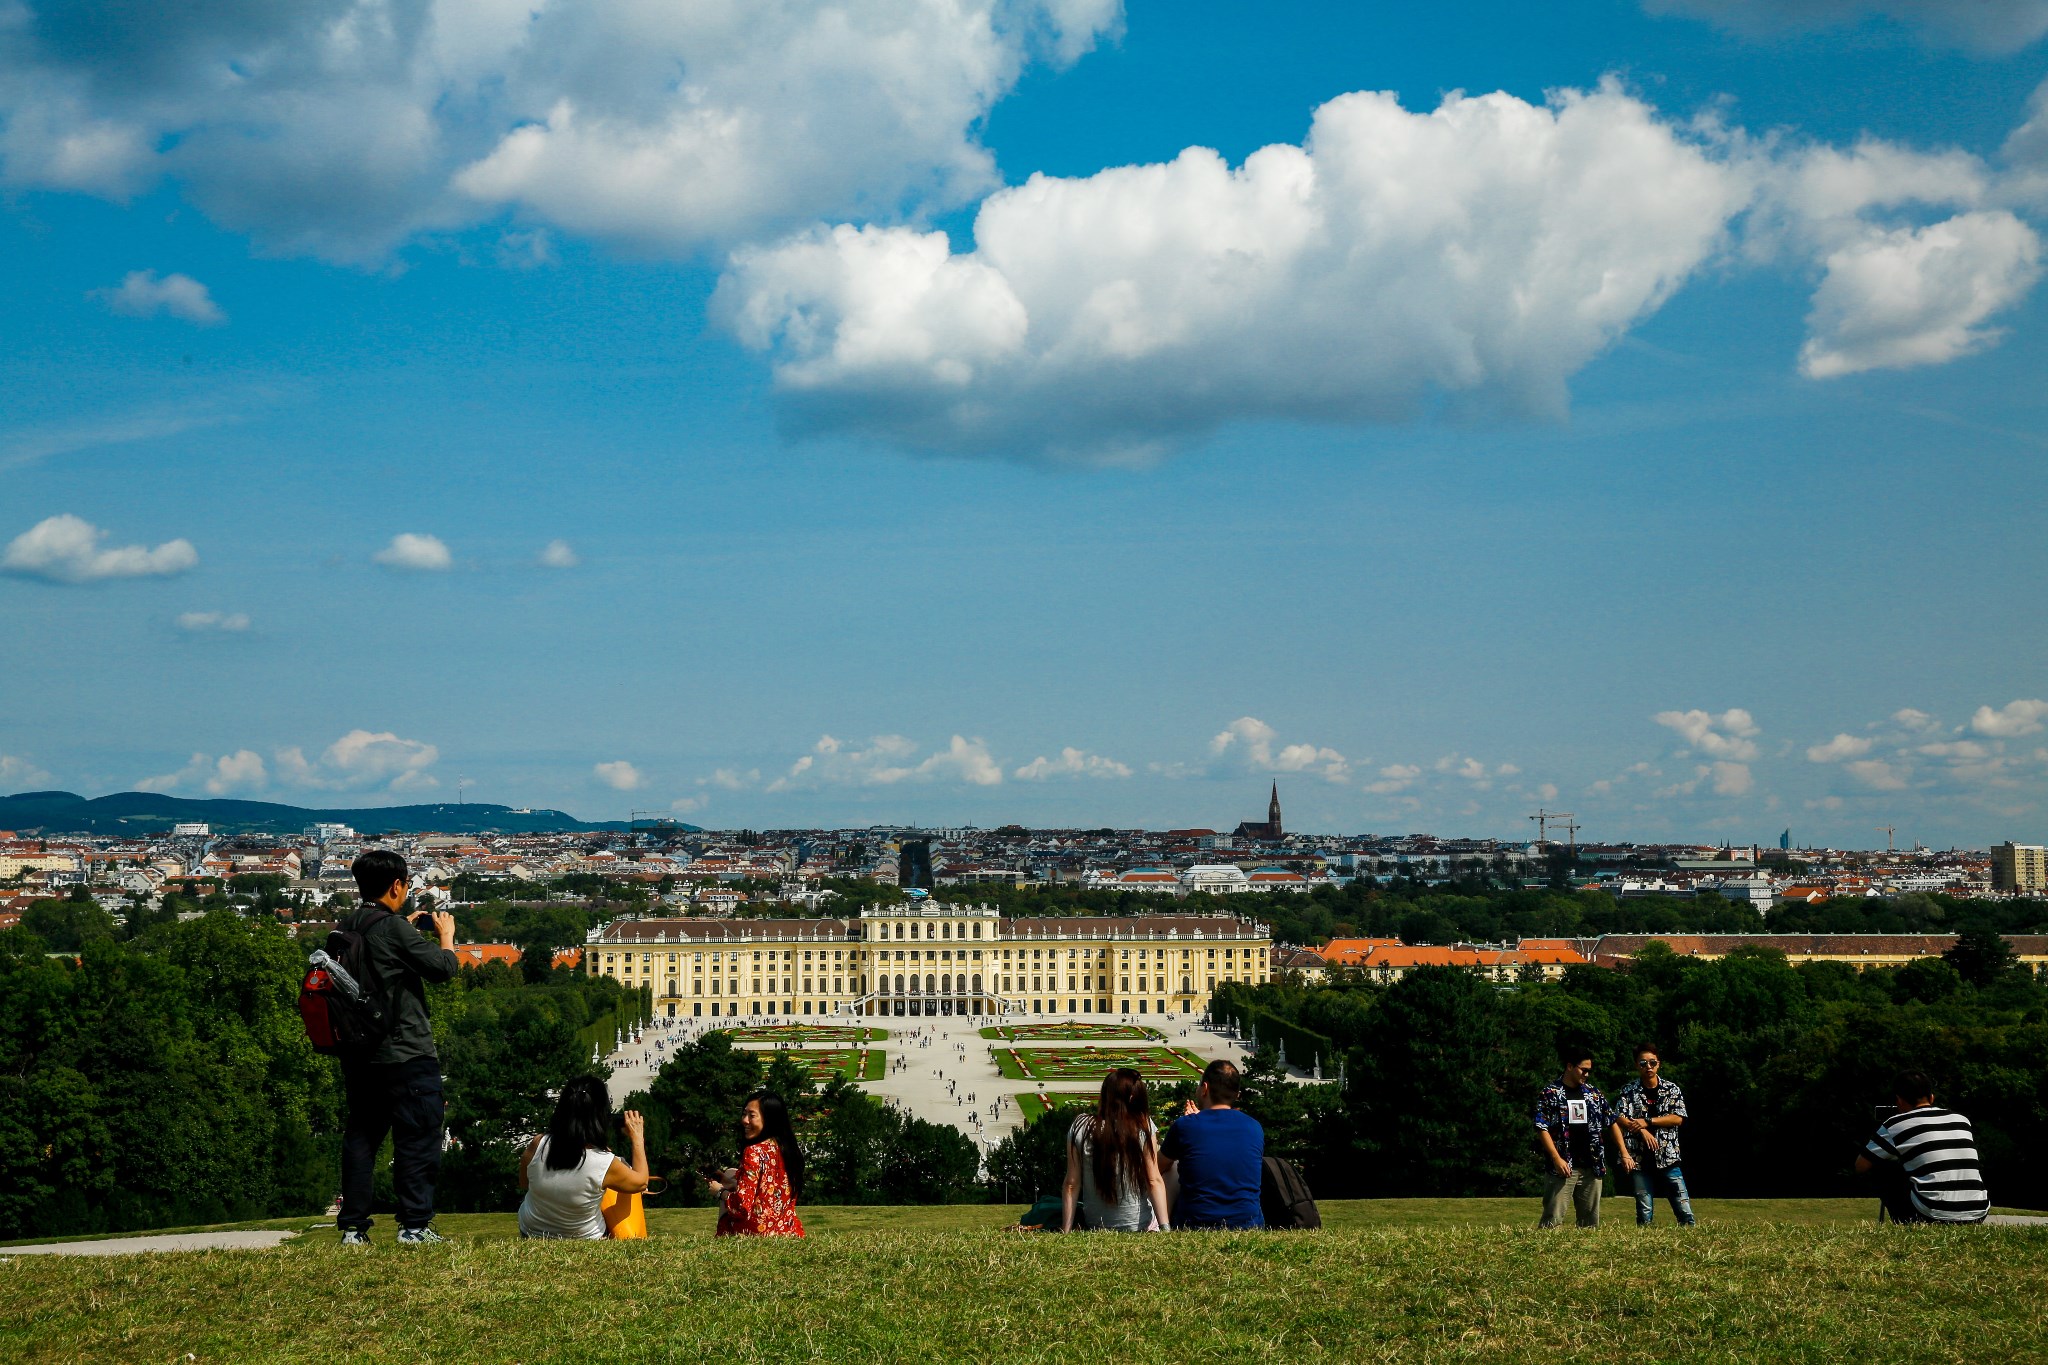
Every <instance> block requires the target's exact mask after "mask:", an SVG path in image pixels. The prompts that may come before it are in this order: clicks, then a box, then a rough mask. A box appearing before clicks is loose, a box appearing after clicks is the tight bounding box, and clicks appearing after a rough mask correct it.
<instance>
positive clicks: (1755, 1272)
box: [0, 1199, 2048, 1365]
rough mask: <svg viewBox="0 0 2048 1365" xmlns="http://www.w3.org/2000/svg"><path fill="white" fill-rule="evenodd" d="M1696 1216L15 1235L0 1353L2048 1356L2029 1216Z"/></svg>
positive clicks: (6, 1273)
mask: <svg viewBox="0 0 2048 1365" xmlns="http://www.w3.org/2000/svg"><path fill="white" fill-rule="evenodd" d="M1699 1209H1700V1214H1701V1218H1702V1220H1703V1221H1702V1226H1701V1227H1699V1228H1696V1229H1693V1230H1690V1231H1688V1232H1680V1231H1678V1230H1676V1229H1670V1228H1659V1229H1655V1230H1652V1231H1650V1232H1641V1231H1638V1230H1637V1229H1636V1228H1634V1227H1633V1226H1632V1225H1630V1224H1629V1222H1628V1220H1627V1218H1626V1217H1623V1218H1621V1219H1620V1220H1610V1221H1609V1223H1608V1224H1607V1225H1606V1226H1603V1227H1602V1228H1601V1229H1599V1230H1598V1231H1597V1232H1593V1233H1578V1232H1573V1231H1557V1232H1550V1233H1539V1232H1537V1231H1535V1230H1534V1228H1533V1227H1532V1226H1531V1224H1533V1222H1534V1221H1535V1214H1536V1204H1535V1201H1534V1200H1530V1199H1518V1200H1444V1201H1411V1200H1390V1201H1381V1202H1377V1203H1369V1204H1354V1203H1343V1204H1339V1203H1335V1202H1333V1203H1330V1204H1327V1205H1326V1206H1325V1208H1324V1214H1325V1218H1326V1220H1327V1222H1328V1224H1329V1226H1328V1227H1327V1228H1326V1230H1325V1231H1323V1232H1320V1233H1308V1234H1289V1233H1194V1234H1187V1233H1183V1234H1173V1235H1168V1236H1157V1237H1119V1236H1111V1235H1108V1234H1103V1235H1096V1236H1078V1237H1058V1236H1047V1235H1042V1234H1016V1233H1012V1232H1010V1231H1008V1230H1007V1225H1009V1224H1011V1223H1013V1222H1014V1220H1015V1218H1016V1216H1017V1214H1018V1213H1019V1212H1020V1209H1018V1208H1017V1207H1007V1208H1005V1207H991V1206H971V1207H952V1208H933V1209H898V1208H849V1209H833V1208H817V1209H809V1210H805V1211H804V1217H805V1220H806V1222H807V1223H808V1224H809V1226H810V1228H811V1230H812V1232H813V1234H814V1235H813V1236H812V1237H811V1238H809V1239H807V1240H805V1241H802V1242H794V1241H791V1242H768V1241H746V1242H739V1241H719V1240H714V1239H713V1238H711V1237H710V1236H709V1235H708V1233H709V1230H710V1226H711V1222H712V1214H711V1211H710V1210H708V1209H703V1210H669V1209H656V1210H654V1212H653V1219H652V1222H653V1228H654V1232H655V1237H654V1239H653V1240H650V1241H647V1242H643V1243H594V1244H569V1243H522V1242H519V1241H517V1240H514V1239H513V1237H512V1235H511V1233H512V1220H511V1218H510V1216H509V1215H504V1214H493V1215H467V1216H463V1215H444V1216H443V1217H442V1219H441V1220H440V1222H439V1226H440V1227H441V1229H442V1230H443V1232H444V1233H445V1234H447V1235H449V1236H452V1237H454V1238H455V1239H456V1240H455V1243H454V1244H453V1245H451V1246H448V1247H438V1248H427V1249H421V1250H403V1249H400V1248H398V1247H396V1246H393V1245H391V1244H390V1240H389V1239H390V1237H391V1235H392V1232H391V1228H390V1226H389V1223H388V1222H386V1223H384V1224H382V1225H380V1227H379V1228H378V1229H377V1233H376V1237H377V1240H378V1243H379V1244H378V1245H376V1246H373V1247H370V1248H368V1249H366V1250H355V1251H350V1250H347V1249H344V1248H342V1247H341V1246H339V1245H338V1244H337V1242H336V1241H335V1238H334V1234H333V1233H332V1232H328V1233H325V1234H315V1235H311V1236H307V1237H303V1238H300V1239H297V1240H295V1241H294V1242H291V1243H288V1244H286V1245H285V1246H284V1247H281V1248H279V1249H277V1250H274V1251H262V1252H212V1253H205V1254H196V1255H181V1256H150V1257H110V1258H97V1257H95V1258H70V1257H20V1258H16V1259H14V1260H12V1261H9V1262H6V1263H5V1264H4V1265H0V1358H4V1359H6V1360H9V1361H37V1362H41V1361H67V1362H68V1361H76V1360H93V1361H103V1360H105V1361H125V1360H136V1361H172V1360H183V1359H186V1358H187V1357H188V1353H189V1355H190V1357H191V1358H193V1359H196V1360H198V1361H226V1360H245V1361H308V1362H313V1361H320V1362H324V1361H329V1360H332V1359H335V1358H337V1357H352V1358H355V1359H359V1360H365V1361H407V1362H410V1361H434V1362H442V1361H472V1360H474V1361H523V1362H529V1365H531V1363H532V1362H542V1361H599V1360H632V1361H699V1360H706V1359H713V1358H715V1359H718V1360H719V1361H721V1362H754V1361H777V1362H780V1361H809V1360H817V1361H842V1360H859V1361H866V1360H905V1359H916V1360H924V1359H940V1360H973V1361H982V1360H987V1361H1005V1362H1010V1361H1015V1362H1041V1361H1042V1362H1062V1363H1064V1362H1069V1361H1073V1360H1076V1359H1082V1358H1087V1357H1091V1356H1095V1355H1099V1354H1102V1353H1103V1349H1102V1333H1103V1332H1104V1331H1112V1332H1114V1333H1116V1334H1122V1335H1132V1336H1135V1337H1136V1338H1137V1339H1140V1340H1145V1339H1150V1340H1154V1341H1155V1342H1157V1343H1168V1342H1170V1350H1168V1351H1167V1354H1169V1355H1170V1356H1171V1358H1173V1359H1176V1360H1272V1361H1294V1360H1301V1359H1319V1360H1343V1361H1358V1360H1382V1359H1394V1358H1397V1357H1398V1358H1401V1359H1403V1360H1419V1361H1437V1360H1460V1361H1463V1360H1480V1361H1487V1362H1495V1361H1499V1362H1515V1361H1522V1360H1546V1361H1551V1360H1555V1361H1569V1362H1598V1363H1599V1365H1612V1363H1613V1362H1617V1361H1628V1362H1635V1361H1653V1360H1656V1361H1661V1360H1679V1359H1683V1360H1687V1361H1698V1360H1711V1361H1731V1362H1732V1361H1742V1362H1750V1361H1759V1360H1773V1361H1775V1360H1785V1361H1799V1362H1803V1363H1804V1362H1811V1363H1812V1365H1833V1363H1834V1362H1842V1363H1843V1365H1847V1362H1861V1361H1869V1360H1883V1361H1885V1362H1887V1365H1892V1363H1893V1362H1920V1361H1929V1362H1932V1361H1959V1360H1994V1361H2007V1360H2010V1361H2022V1360H2029V1359H2042V1358H2044V1357H2048V1314H2044V1313H2043V1312H2042V1311H2041V1305H2042V1303H2043V1302H2048V1230H2042V1229H2020V1228H1960V1229H1931V1228H1894V1227H1878V1226H1876V1225H1875V1224H1874V1223H1873V1222H1872V1221H1871V1218H1872V1211H1873V1209H1874V1204H1873V1203H1872V1201H1869V1200H1856V1201H1823V1200H1802V1201H1735V1202H1721V1201H1714V1200H1702V1201H1700V1203H1699ZM306 1221H308V1220H285V1222H286V1225H288V1226H289V1225H303V1224H304V1223H305V1222H306ZM1162 1334H1163V1335H1162ZM1146 1354H1156V1352H1149V1351H1148V1352H1146Z"/></svg>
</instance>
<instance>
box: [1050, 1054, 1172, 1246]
mask: <svg viewBox="0 0 2048 1365" xmlns="http://www.w3.org/2000/svg"><path fill="white" fill-rule="evenodd" d="M1060 1197H1061V1202H1062V1204H1063V1206H1064V1207H1063V1210H1062V1216H1061V1219H1060V1231H1062V1232H1071V1231H1073V1229H1074V1206H1075V1203H1076V1202H1077V1201H1078V1202H1079V1204H1080V1206H1081V1210H1080V1211H1081V1215H1082V1218H1083V1226H1085V1227H1089V1228H1098V1229H1103V1230H1107V1231H1115V1232H1150V1231H1154V1230H1162V1231H1163V1230H1164V1229H1165V1227H1166V1183H1165V1181H1163V1180H1162V1179H1161V1178H1160V1175H1159V1130H1158V1129H1157V1128H1155V1127H1154V1126H1153V1125H1152V1099H1151V1096H1150V1095H1149V1094H1147V1093H1146V1090H1145V1078H1144V1077H1143V1076H1140V1075H1139V1074H1138V1073H1137V1072H1135V1071H1133V1070H1131V1069H1130V1068H1129V1067H1127V1066H1120V1067H1118V1068H1117V1069H1116V1070H1114V1071H1112V1072H1110V1073H1109V1074H1108V1075H1107V1076H1104V1077H1103V1078H1102V1094H1101V1096H1100V1097H1099V1098H1098V1100H1097V1101H1096V1105H1095V1112H1094V1113H1092V1114H1081V1115H1079V1116H1078V1117H1076V1118H1075V1120H1074V1123H1073V1126H1072V1127H1071V1128H1069V1129H1068V1130H1067V1180H1066V1184H1065V1186H1064V1187H1063V1188H1062V1190H1061V1192H1060Z"/></svg>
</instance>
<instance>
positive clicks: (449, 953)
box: [330, 848, 457, 1246]
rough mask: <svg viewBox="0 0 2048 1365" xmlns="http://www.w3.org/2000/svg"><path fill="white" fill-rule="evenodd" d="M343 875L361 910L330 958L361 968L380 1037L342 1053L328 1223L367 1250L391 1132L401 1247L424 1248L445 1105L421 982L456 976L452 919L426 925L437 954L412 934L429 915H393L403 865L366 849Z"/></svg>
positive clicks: (435, 1238) (402, 894)
mask: <svg viewBox="0 0 2048 1365" xmlns="http://www.w3.org/2000/svg"><path fill="white" fill-rule="evenodd" d="M349 871H350V872H352V873H353V874H354V875H355V879H356V889H357V890H358V891H360V892H361V893H362V897H363V903H362V904H361V905H360V906H358V907H357V908H356V911H355V913H353V914H351V915H349V916H348V917H346V918H345V919H343V920H342V921H341V922H340V924H338V925H337V926H336V927H335V933H334V935H333V938H334V939H335V940H340V941H341V942H340V946H342V947H343V952H342V953H339V954H336V956H339V957H342V958H343V959H344V960H347V959H354V961H355V962H357V963H360V964H361V969H362V971H361V974H362V976H363V978H364V981H363V985H364V987H365V989H366V990H367V991H368V992H369V994H370V996H371V998H372V999H373V1000H375V1001H376V1002H377V1004H378V1005H379V1007H380V1008H381V1009H382V1012H383V1032H382V1036H381V1037H378V1038H375V1039H374V1040H366V1041H365V1042H363V1043H362V1044H361V1045H359V1046H357V1047H355V1048H352V1049H350V1051H348V1052H346V1053H344V1054H342V1058H341V1075H342V1083H343V1086H344V1089H345V1091H346V1093H347V1098H348V1126H347V1128H346V1129H345V1130H344V1133H343V1137H342V1145H341V1215H340V1217H339V1218H337V1219H336V1220H335V1222H336V1225H337V1226H339V1227H340V1228H341V1241H342V1245H344V1246H368V1245H369V1244H370V1190H371V1186H372V1184H373V1182H374V1180H375V1176H376V1163H377V1151H378V1149H379V1148H381V1147H382V1146H383V1145H384V1135H385V1134H386V1133H389V1134H390V1135H391V1184H392V1188H393V1192H394V1193H395V1194H396V1196H397V1201H398V1241H399V1245H401V1246H425V1245H429V1244H431V1243H434V1242H440V1241H445V1240H446V1239H445V1238H443V1237H442V1236H441V1234H440V1233H438V1232H435V1231H434V1229H433V1227H432V1223H433V1221H434V1177H435V1175H436V1174H437V1173H438V1172H439V1171H440V1168H441V1120H442V1117H443V1114H444V1112H445V1108H446V1106H445V1104H444V1102H443V1100H442V1098H441V1058H440V1054H439V1053H437V1052H436V1051H435V1050H434V1030H433V1026H432V1024H431V1023H430V1022H429V1021H428V1018H427V993H426V983H427V982H429V981H432V982H434V983H436V984H439V983H440V982H443V981H446V980H448V979H449V978H450V977H452V976H454V975H455V968H456V965H457V964H456V960H455V953H454V951H453V949H454V947H455V916H453V915H451V914H448V913H447V912H445V911H442V912H439V913H435V914H433V915H432V916H431V919H430V924H431V927H432V929H433V931H434V934H435V936H436V937H437V938H439V939H440V946H439V947H435V946H433V945H431V944H429V943H428V942H427V940H426V939H425V938H423V937H421V935H420V931H419V930H418V929H417V928H415V927H414V926H415V924H416V923H417V922H418V920H427V919H429V917H428V916H426V915H421V916H418V917H417V918H416V919H408V918H406V917H405V916H404V915H403V914H401V913H400V911H401V910H402V908H403V907H404V905H405V898H406V896H407V895H408V894H410V892H411V887H410V885H409V884H408V877H409V875H410V873H409V869H408V868H407V867H406V865H405V859H404V858H402V857H400V856H399V855H398V854H396V853H394V852H392V851H391V850H390V849H385V848H373V849H370V850H369V851H367V852H366V853H364V854H363V855H362V856H361V857H359V858H357V859H356V860H355V862H354V863H353V864H351V865H350V868H349ZM330 951H332V950H331V949H330ZM351 965H353V964H351Z"/></svg>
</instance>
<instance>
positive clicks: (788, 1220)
mask: <svg viewBox="0 0 2048 1365" xmlns="http://www.w3.org/2000/svg"><path fill="white" fill-rule="evenodd" d="M740 1137H741V1139H742V1141H743V1142H744V1144H745V1145H744V1146H742V1147H741V1149H740V1164H739V1165H738V1166H737V1167H736V1168H733V1169H729V1170H726V1171H723V1172H721V1173H720V1175H719V1178H718V1179H716V1180H714V1181H712V1182H711V1189H712V1192H713V1193H715V1194H717V1195H719V1196H720V1200H721V1204H722V1206H723V1207H722V1210H721V1212H720V1213H719V1215H718V1235H719V1236H720V1237H801V1236H803V1235H804V1225H803V1220H802V1219H800V1218H798V1217H797V1216H796V1201H797V1197H798V1196H799V1195H801V1194H802V1193H803V1188H804V1154H803V1149H802V1148H800V1147H798V1146H797V1145H796V1129H795V1128H794V1127H793V1126H792V1125H791V1124H790V1121H789V1106H787V1105H785V1104H784V1103H783V1102H782V1096H780V1095H777V1094H775V1093H773V1092H772V1091H767V1090H756V1091H755V1092H754V1093H753V1094H751V1095H749V1096H747V1102H746V1104H745V1106H744V1107H742V1108H741V1110H740Z"/></svg>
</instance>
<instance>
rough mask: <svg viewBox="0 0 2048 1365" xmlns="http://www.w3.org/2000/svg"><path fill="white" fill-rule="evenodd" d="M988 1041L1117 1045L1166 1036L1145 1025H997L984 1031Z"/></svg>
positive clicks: (983, 1034)
mask: <svg viewBox="0 0 2048 1365" xmlns="http://www.w3.org/2000/svg"><path fill="white" fill-rule="evenodd" d="M981 1036H982V1037H984V1038H989V1039H993V1040H994V1041H996V1042H1003V1043H1114V1042H1144V1041H1149V1040H1152V1039H1155V1038H1162V1037H1164V1036H1165V1035H1164V1034H1162V1033H1160V1032H1159V1031H1158V1030H1157V1029H1149V1028H1146V1027H1144V1026H1143V1025H1141V1024H1084V1023H1075V1022H1071V1021H1070V1022H1067V1023H1063V1024H997V1025H996V1026H995V1027H993V1028H985V1029H983V1030H982V1031H981Z"/></svg>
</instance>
